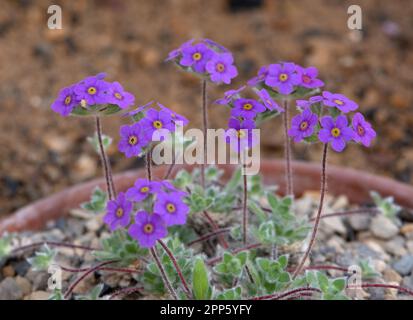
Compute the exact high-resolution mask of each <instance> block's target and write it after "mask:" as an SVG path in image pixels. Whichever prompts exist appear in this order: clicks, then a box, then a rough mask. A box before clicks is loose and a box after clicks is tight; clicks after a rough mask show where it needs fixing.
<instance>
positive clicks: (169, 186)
mask: <svg viewBox="0 0 413 320" xmlns="http://www.w3.org/2000/svg"><path fill="white" fill-rule="evenodd" d="M160 184H161V186H162V187H164V188H165V189H166V190H167V191H173V192H176V193H179V194H180V195H181V196H187V195H188V193H186V192H185V191H182V190H180V189H178V188H176V187H175V186H174V185H173V184H172V183H171V182H169V181H168V180H162V181H161V182H160Z"/></svg>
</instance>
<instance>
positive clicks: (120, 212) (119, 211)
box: [116, 208, 123, 218]
mask: <svg viewBox="0 0 413 320" xmlns="http://www.w3.org/2000/svg"><path fill="white" fill-rule="evenodd" d="M116 216H117V217H118V218H122V216H123V209H122V208H118V210H116Z"/></svg>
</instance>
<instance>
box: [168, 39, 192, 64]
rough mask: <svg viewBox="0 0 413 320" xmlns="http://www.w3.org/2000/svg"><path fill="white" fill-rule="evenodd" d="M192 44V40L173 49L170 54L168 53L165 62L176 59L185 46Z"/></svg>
mask: <svg viewBox="0 0 413 320" xmlns="http://www.w3.org/2000/svg"><path fill="white" fill-rule="evenodd" d="M192 42H194V39H191V40H189V41H187V42H184V43H183V44H182V45H181V46H180V47H179V48H177V49H174V50H172V51H171V52H169V53H168V57H167V58H166V59H165V61H171V60H175V59H176V58H178V57H179V56H180V55H181V53H182V49H183V48H185V47H187V46H190V45H192Z"/></svg>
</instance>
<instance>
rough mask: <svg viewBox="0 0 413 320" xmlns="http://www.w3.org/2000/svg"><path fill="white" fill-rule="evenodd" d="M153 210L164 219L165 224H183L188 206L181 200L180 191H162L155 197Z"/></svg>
mask: <svg viewBox="0 0 413 320" xmlns="http://www.w3.org/2000/svg"><path fill="white" fill-rule="evenodd" d="M154 211H155V212H156V213H158V214H159V215H160V216H161V217H162V218H163V219H164V220H165V223H166V225H167V226H172V225H175V224H185V222H186V218H187V216H188V213H189V207H188V206H187V205H186V204H185V203H184V202H183V201H182V194H181V193H178V192H170V193H165V192H162V193H159V194H158V196H157V198H156V202H155V205H154Z"/></svg>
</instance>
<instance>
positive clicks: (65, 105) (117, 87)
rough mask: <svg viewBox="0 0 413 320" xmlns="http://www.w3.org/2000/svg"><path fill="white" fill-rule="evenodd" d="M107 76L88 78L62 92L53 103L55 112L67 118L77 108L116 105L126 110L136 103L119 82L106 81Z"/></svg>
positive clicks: (52, 106)
mask: <svg viewBox="0 0 413 320" xmlns="http://www.w3.org/2000/svg"><path fill="white" fill-rule="evenodd" d="M105 77H106V74H105V73H99V74H98V75H96V76H90V77H87V78H85V79H83V80H81V81H80V82H78V83H76V84H73V85H71V86H69V87H66V88H63V89H62V90H60V92H59V95H58V97H57V99H56V100H55V101H54V102H53V103H52V105H51V108H52V110H53V111H54V112H57V113H60V114H61V115H62V116H63V117H66V116H68V115H70V114H71V113H72V111H73V110H74V109H75V108H76V107H79V108H84V109H88V108H90V107H92V106H108V105H114V106H117V107H118V108H119V109H126V108H128V107H130V106H132V105H133V104H134V103H135V97H134V96H133V94H131V93H129V92H127V91H125V90H124V89H123V87H122V85H121V84H120V83H119V82H112V83H110V82H107V81H105V80H104V79H105Z"/></svg>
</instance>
